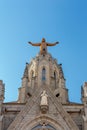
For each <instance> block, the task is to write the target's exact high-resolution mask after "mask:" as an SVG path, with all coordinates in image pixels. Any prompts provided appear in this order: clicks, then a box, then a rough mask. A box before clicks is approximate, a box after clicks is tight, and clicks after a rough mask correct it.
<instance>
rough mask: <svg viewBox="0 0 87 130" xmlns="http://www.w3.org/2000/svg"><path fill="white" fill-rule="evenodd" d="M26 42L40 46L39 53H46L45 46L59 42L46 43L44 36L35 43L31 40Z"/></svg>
mask: <svg viewBox="0 0 87 130" xmlns="http://www.w3.org/2000/svg"><path fill="white" fill-rule="evenodd" d="M28 43H29V44H31V45H32V46H40V54H46V53H47V46H55V45H56V44H58V43H59V42H55V43H47V42H46V40H45V38H42V42H41V43H36V44H35V43H32V42H28Z"/></svg>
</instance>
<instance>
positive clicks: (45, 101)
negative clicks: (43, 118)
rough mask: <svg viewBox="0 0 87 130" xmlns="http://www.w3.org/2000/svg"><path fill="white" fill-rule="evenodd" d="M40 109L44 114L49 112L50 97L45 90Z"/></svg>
mask: <svg viewBox="0 0 87 130" xmlns="http://www.w3.org/2000/svg"><path fill="white" fill-rule="evenodd" d="M40 108H41V111H42V113H46V112H47V110H48V95H47V94H46V91H45V90H44V91H43V93H42V94H41V102H40Z"/></svg>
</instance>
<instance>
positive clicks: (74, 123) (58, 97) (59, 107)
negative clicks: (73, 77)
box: [0, 38, 87, 130]
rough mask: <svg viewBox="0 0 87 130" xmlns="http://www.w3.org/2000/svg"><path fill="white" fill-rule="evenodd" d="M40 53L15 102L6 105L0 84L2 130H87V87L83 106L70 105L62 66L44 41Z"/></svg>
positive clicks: (33, 60)
mask: <svg viewBox="0 0 87 130" xmlns="http://www.w3.org/2000/svg"><path fill="white" fill-rule="evenodd" d="M29 44H31V45H32V46H35V47H36V46H39V47H40V52H39V53H38V55H37V56H36V57H35V58H33V59H32V60H31V62H30V63H26V67H25V70H24V74H23V77H22V83H21V87H20V88H19V89H18V90H19V96H18V100H17V101H16V102H10V103H3V99H4V84H3V82H2V81H0V84H1V98H0V99H1V103H0V104H1V105H0V113H1V114H0V121H1V122H0V130H87V105H86V104H87V92H86V90H87V83H85V84H84V86H83V87H82V103H75V102H73V103H72V102H70V101H69V97H68V89H67V88H66V80H65V77H64V73H63V69H62V64H60V63H58V62H57V60H56V59H54V58H53V57H52V56H51V54H49V53H48V51H47V46H55V45H56V46H57V44H59V42H55V43H48V42H46V40H45V39H44V38H43V39H42V41H41V42H40V43H32V42H29Z"/></svg>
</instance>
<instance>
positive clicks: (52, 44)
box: [47, 42, 59, 46]
mask: <svg viewBox="0 0 87 130" xmlns="http://www.w3.org/2000/svg"><path fill="white" fill-rule="evenodd" d="M56 44H59V42H55V43H47V46H55V45H56Z"/></svg>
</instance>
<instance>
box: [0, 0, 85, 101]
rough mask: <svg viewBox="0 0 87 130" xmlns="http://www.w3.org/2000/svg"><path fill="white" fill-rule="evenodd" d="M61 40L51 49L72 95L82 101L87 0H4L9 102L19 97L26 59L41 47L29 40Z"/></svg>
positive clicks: (2, 66) (1, 75)
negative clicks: (35, 45) (29, 42)
mask: <svg viewBox="0 0 87 130" xmlns="http://www.w3.org/2000/svg"><path fill="white" fill-rule="evenodd" d="M43 37H45V39H46V41H47V42H55V41H59V42H60V44H59V45H57V46H55V47H49V48H48V50H49V52H50V53H51V54H52V56H53V57H54V58H56V59H57V61H58V63H62V67H63V71H64V75H65V78H66V87H67V88H68V89H69V99H70V101H73V102H80V99H81V92H80V91H81V85H82V84H83V83H84V82H85V81H87V1H86V0H83V1H82V0H15V1H14V0H0V79H2V80H3V82H4V83H5V102H8V101H15V100H17V97H18V88H19V87H20V86H21V78H22V76H23V72H24V68H25V65H26V62H30V60H31V59H32V58H33V57H35V56H36V54H37V53H38V52H39V48H35V47H32V46H30V45H29V44H27V42H28V41H32V42H40V41H41V39H42V38H43Z"/></svg>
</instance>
